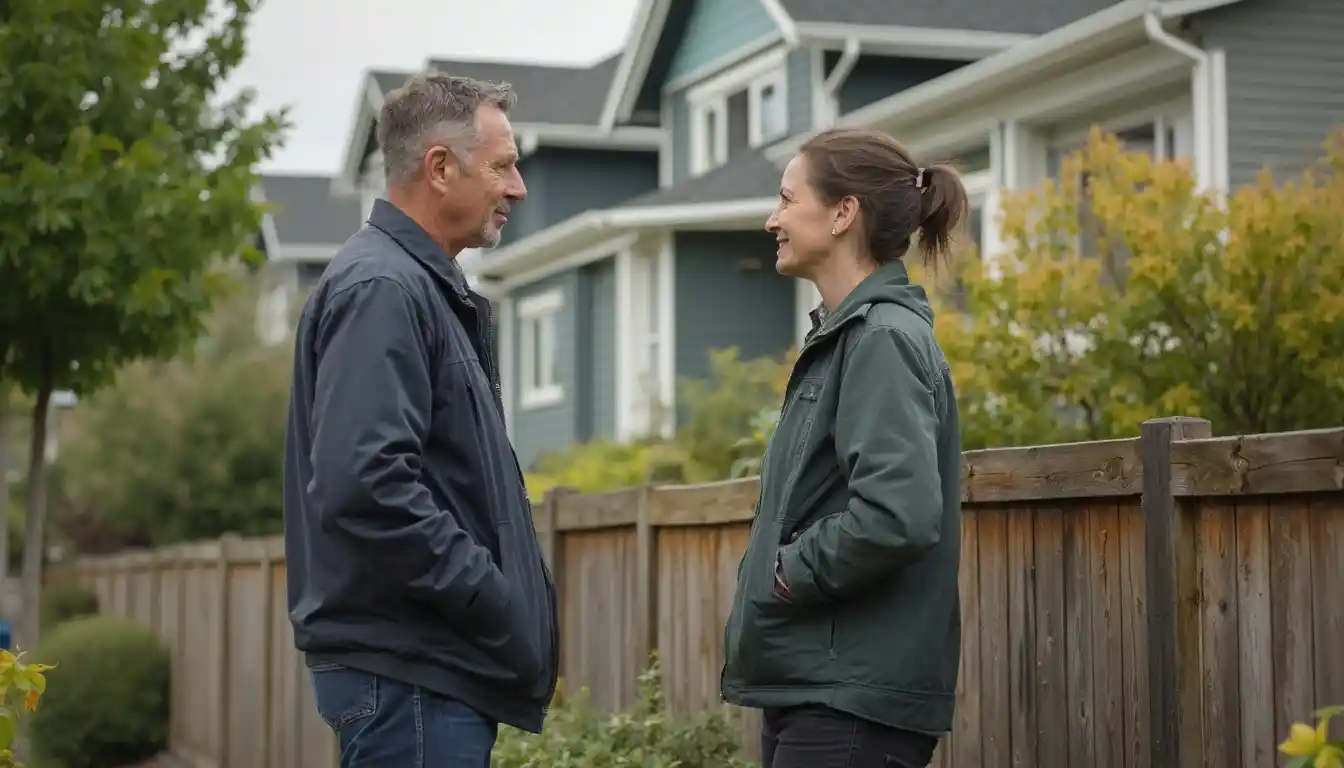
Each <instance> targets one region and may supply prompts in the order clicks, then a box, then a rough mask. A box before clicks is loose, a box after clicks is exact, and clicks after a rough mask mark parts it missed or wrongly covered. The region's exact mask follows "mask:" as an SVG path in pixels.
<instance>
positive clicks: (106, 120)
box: [0, 0, 284, 642]
mask: <svg viewBox="0 0 1344 768" xmlns="http://www.w3.org/2000/svg"><path fill="white" fill-rule="evenodd" d="M254 6H255V3H253V2H251V1H250V0H225V1H224V2H220V3H205V2H200V1H199V0H161V1H160V2H153V3H146V2H139V3H121V4H114V5H109V4H107V3H102V2H96V1H95V0H11V1H10V2H7V3H5V5H4V8H5V10H4V13H3V14H2V15H0V61H4V63H5V64H4V67H3V69H0V307H2V308H3V309H0V380H5V381H9V382H12V383H15V384H17V385H18V386H19V387H20V388H21V389H22V390H24V391H25V392H28V393H29V394H31V395H32V396H33V398H34V405H33V408H32V411H31V413H32V416H31V418H32V424H33V435H32V438H33V439H32V442H31V445H30V448H29V467H30V469H29V473H28V474H29V478H30V481H31V482H29V484H28V490H29V493H28V499H27V502H26V504H25V507H26V509H27V514H28V522H27V525H26V526H25V537H26V540H25V545H24V568H23V587H24V595H25V606H26V607H25V616H24V622H23V625H24V627H25V631H26V632H28V633H31V637H29V641H30V642H32V641H35V640H36V633H37V616H36V615H35V614H36V611H37V602H38V593H39V590H40V588H41V564H42V553H43V549H44V546H43V527H44V526H43V522H44V519H45V514H46V499H45V496H44V491H45V484H44V479H43V471H44V469H45V462H44V461H43V453H44V449H45V440H46V434H45V418H46V414H47V410H48V407H49V405H50V401H51V394H52V392H53V391H55V390H58V389H70V390H73V391H74V392H76V393H77V394H83V393H86V392H90V391H92V390H94V389H96V388H97V387H99V386H100V385H102V384H104V383H106V382H107V381H108V380H109V379H110V378H111V377H112V375H113V373H114V372H115V371H116V370H117V369H118V368H120V367H121V366H122V365H123V364H125V363H126V362H127V361H130V360H135V359H140V358H153V357H161V356H166V355H169V354H171V353H173V352H174V351H176V350H177V349H179V348H180V347H181V346H182V345H184V344H187V343H190V342H191V341H192V340H193V339H195V338H196V336H197V335H198V333H199V332H200V330H201V322H200V319H201V317H202V315H203V314H204V313H205V312H206V311H207V310H208V309H209V308H210V307H211V306H212V305H213V303H214V302H215V300H216V298H217V297H218V296H219V295H220V294H221V293H222V292H224V291H226V290H227V289H228V288H229V287H230V285H231V282H232V278H231V275H232V272H233V271H236V269H237V265H238V264H244V265H255V264H257V263H259V261H260V253H259V252H258V251H257V249H255V248H253V247H250V246H249V243H250V242H251V241H252V240H253V239H254V238H255V237H256V233H257V232H258V231H259V230H260V226H261V220H262V213H263V209H262V206H261V204H260V203H258V202H255V201H254V200H253V198H252V189H253V187H254V185H255V184H256V181H257V177H256V173H255V170H254V169H255V167H256V166H257V164H258V163H259V162H260V161H262V160H264V159H265V158H266V156H267V155H268V154H269V152H270V151H271V149H272V148H273V146H274V145H275V144H276V142H277V140H278V138H279V135H280V132H281V130H282V129H283V125H282V121H283V119H284V116H283V115H282V114H270V115H264V116H262V117H261V118H260V119H258V120H252V119H250V118H249V117H248V113H249V112H250V111H251V101H252V95H251V94H250V93H247V92H245V93H243V94H241V95H240V96H238V97H236V98H234V99H230V100H221V98H220V89H221V86H222V85H223V84H224V82H225V81H226V80H227V78H228V77H229V75H230V73H231V72H232V70H233V69H234V68H235V67H237V66H238V64H239V63H240V62H241V61H242V59H243V55H244V51H245V41H246V35H245V31H246V28H247V24H248V21H249V20H250V18H251V14H252V12H253V9H254Z"/></svg>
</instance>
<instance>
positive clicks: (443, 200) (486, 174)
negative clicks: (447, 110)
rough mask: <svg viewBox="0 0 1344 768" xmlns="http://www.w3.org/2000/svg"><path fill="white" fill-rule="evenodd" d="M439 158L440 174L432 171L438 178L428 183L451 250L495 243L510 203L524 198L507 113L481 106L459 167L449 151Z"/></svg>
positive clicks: (491, 245)
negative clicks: (473, 134)
mask: <svg viewBox="0 0 1344 768" xmlns="http://www.w3.org/2000/svg"><path fill="white" fill-rule="evenodd" d="M442 162H444V164H445V165H444V167H442V168H441V171H440V173H441V174H442V175H439V174H435V177H436V178H435V180H436V181H437V182H438V183H436V184H434V185H433V186H434V188H435V191H436V192H438V196H439V214H440V216H441V218H442V220H443V222H444V224H445V229H446V231H447V232H449V233H450V237H449V244H450V245H451V246H452V248H453V249H454V251H460V250H462V249H465V248H493V247H494V246H496V245H498V244H499V238H500V233H501V230H502V229H503V228H504V224H505V223H506V222H507V221H508V217H509V211H510V209H511V208H512V206H513V203H514V202H516V201H519V200H522V199H524V198H526V197H527V186H526V185H524V184H523V177H522V175H521V174H520V173H519V172H518V145H517V143H516V142H515V141H514V138H513V127H512V126H511V125H510V124H509V119H508V117H507V116H506V115H505V114H504V113H503V112H502V111H500V110H499V109H498V108H497V107H493V106H482V107H481V108H480V109H479V110H478V111H477V113H476V141H475V142H474V144H473V145H472V147H471V152H470V155H469V156H468V157H467V158H465V162H463V163H462V164H461V166H460V167H458V161H457V158H456V157H455V156H453V155H452V154H447V155H446V156H445V157H444V158H443V160H442ZM449 255H450V256H456V255H457V254H456V252H451V253H450V254H449Z"/></svg>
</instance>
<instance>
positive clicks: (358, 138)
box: [331, 70, 411, 196]
mask: <svg viewBox="0 0 1344 768" xmlns="http://www.w3.org/2000/svg"><path fill="white" fill-rule="evenodd" d="M406 76H407V77H408V78H409V77H410V76H411V74H410V73H407V74H406ZM383 96H384V94H383V89H382V88H379V87H378V78H376V77H374V76H373V72H372V71H370V70H365V71H364V83H363V84H362V85H361V86H360V89H359V94H358V96H357V98H356V99H355V116H354V119H353V120H351V121H350V134H349V136H347V137H346V140H345V154H344V155H342V157H341V169H340V172H339V173H337V174H336V177H335V178H334V179H332V180H331V186H332V192H333V193H334V194H336V195H340V196H349V195H357V194H359V168H360V166H361V165H362V164H363V163H364V148H365V147H366V146H368V140H369V131H371V130H373V125H374V123H375V122H376V121H377V119H378V112H379V110H381V109H382V108H383Z"/></svg>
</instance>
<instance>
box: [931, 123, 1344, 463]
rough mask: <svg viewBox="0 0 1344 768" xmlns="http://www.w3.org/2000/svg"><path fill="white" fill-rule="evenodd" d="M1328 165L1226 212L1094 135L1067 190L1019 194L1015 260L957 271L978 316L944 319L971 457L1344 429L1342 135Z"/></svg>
mask: <svg viewBox="0 0 1344 768" xmlns="http://www.w3.org/2000/svg"><path fill="white" fill-rule="evenodd" d="M1326 161H1327V162H1325V163H1323V164H1321V167H1316V168H1312V169H1309V170H1307V171H1305V172H1304V173H1303V174H1302V177H1301V178H1300V179H1297V180H1295V181H1290V182H1287V183H1283V184H1275V182H1274V180H1273V179H1272V177H1271V176H1270V175H1269V174H1268V172H1266V173H1264V174H1262V175H1261V177H1260V179H1259V182H1258V183H1257V184H1256V185H1254V186H1250V187H1245V188H1242V189H1239V190H1238V191H1237V192H1236V193H1235V194H1233V195H1232V196H1231V197H1230V198H1224V197H1222V196H1220V194H1219V193H1217V192H1204V191H1200V190H1198V189H1196V185H1195V182H1194V179H1193V178H1192V176H1191V174H1190V172H1189V170H1188V167H1187V165H1186V163H1185V162H1184V161H1156V160H1153V159H1152V158H1150V157H1149V155H1147V154H1146V153H1142V152H1126V151H1124V148H1123V146H1122V145H1121V144H1120V142H1119V141H1118V140H1116V139H1115V138H1114V137H1111V136H1107V135H1104V134H1102V133H1101V132H1100V131H1094V132H1093V134H1092V135H1091V137H1090V139H1089V141H1088V143H1087V145H1086V146H1085V147H1084V148H1083V149H1082V150H1080V151H1079V152H1077V153H1075V154H1074V155H1072V156H1070V157H1069V158H1067V159H1066V160H1065V161H1064V164H1063V172H1062V173H1061V174H1060V178H1061V180H1060V181H1059V182H1058V183H1055V182H1053V181H1051V182H1047V183H1045V184H1044V185H1043V186H1042V187H1041V188H1039V189H1034V190H1029V191H1026V192H1021V193H1012V194H1005V199H1004V204H1003V208H1004V213H1003V220H1002V233H1003V240H1004V242H1005V244H1006V249H1005V251H1004V252H1003V253H999V254H992V256H993V257H994V258H991V259H987V260H986V261H985V262H984V263H981V262H980V261H979V260H977V259H974V258H969V259H966V258H963V259H960V260H959V263H958V265H957V266H958V268H957V278H958V279H959V282H960V285H959V289H960V290H961V291H963V292H964V293H963V294H962V295H959V296H955V297H954V298H956V299H958V303H960V304H962V305H964V307H965V310H966V311H965V313H964V314H958V313H956V312H953V311H949V309H950V307H948V306H946V305H947V304H948V302H947V301H946V300H944V301H943V302H942V304H943V306H940V308H939V309H940V316H939V320H938V326H937V333H938V336H939V339H940V342H941V343H942V345H943V347H944V349H945V351H946V353H947V355H948V358H949V360H950V362H951V363H952V366H953V377H954V379H955V380H956V383H957V387H958V395H959V398H960V400H961V405H962V421H963V429H964V433H963V434H964V437H963V439H964V442H965V444H966V446H967V447H968V448H976V447H982V446H986V445H1020V444H1039V443H1047V442H1058V441H1071V440H1091V439H1102V438H1109V437H1118V436H1129V435H1134V434H1136V433H1137V432H1138V429H1139V426H1140V424H1141V423H1142V421H1143V420H1144V419H1147V418H1151V417H1153V416H1154V415H1160V414H1182V415H1190V416H1203V417H1205V418H1208V419H1210V420H1212V421H1213V423H1214V425H1215V428H1216V429H1218V430H1219V431H1222V432H1225V433H1258V432H1275V431H1288V430H1295V429H1304V428H1311V427H1316V426H1320V425H1321V424H1335V423H1339V422H1341V421H1344V357H1341V356H1340V355H1339V354H1338V353H1337V351H1338V350H1339V349H1340V348H1341V347H1344V218H1341V217H1340V216H1339V211H1341V210H1344V134H1341V137H1339V138H1338V139H1337V140H1336V141H1335V142H1333V143H1330V144H1328V146H1327V155H1326ZM943 298H944V299H946V298H947V297H946V296H944V297H943Z"/></svg>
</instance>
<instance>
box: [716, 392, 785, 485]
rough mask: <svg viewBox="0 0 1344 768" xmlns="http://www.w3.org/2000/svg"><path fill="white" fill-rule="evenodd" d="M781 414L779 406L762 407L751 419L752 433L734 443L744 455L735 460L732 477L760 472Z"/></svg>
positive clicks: (730, 474) (730, 471) (731, 470)
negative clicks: (766, 449) (767, 447)
mask: <svg viewBox="0 0 1344 768" xmlns="http://www.w3.org/2000/svg"><path fill="white" fill-rule="evenodd" d="M779 416H780V410H779V409H778V408H762V409H761V410H759V411H757V412H756V416H755V417H753V418H752V420H751V434H749V435H747V436H746V437H744V438H742V439H741V440H738V441H737V442H736V443H735V444H734V445H733V447H734V448H736V449H737V450H738V451H739V452H740V453H741V454H743V455H742V458H740V459H738V460H737V461H735V462H733V466H732V469H730V470H729V472H728V474H729V476H730V477H734V478H739V477H746V476H748V475H755V474H759V473H760V471H761V464H762V462H763V461H764V459H765V447H766V446H767V445H769V444H770V439H771V438H772V437H774V436H775V428H776V427H778V426H779Z"/></svg>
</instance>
